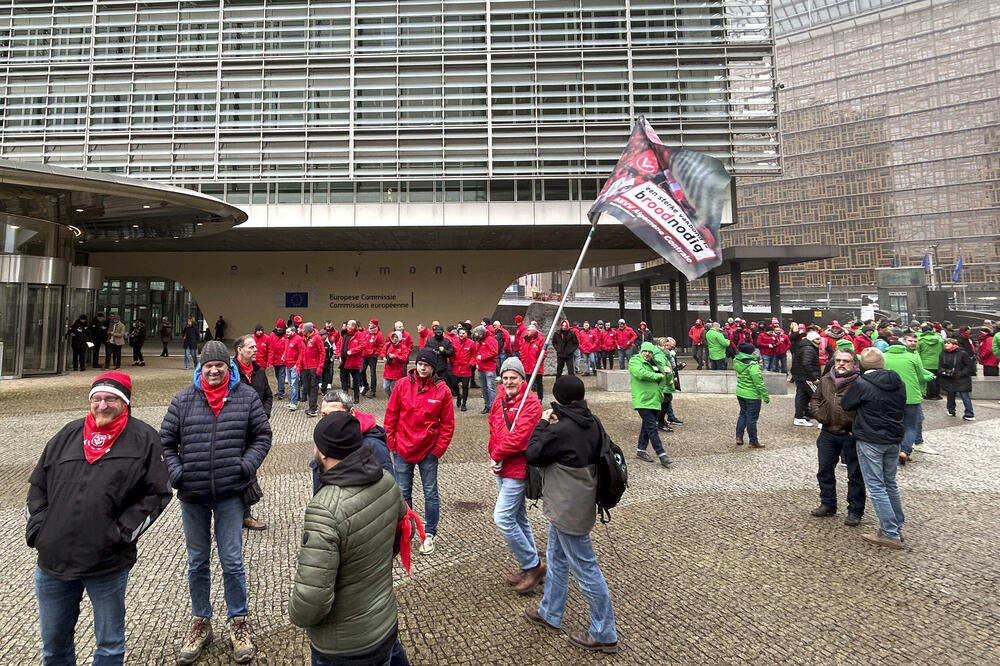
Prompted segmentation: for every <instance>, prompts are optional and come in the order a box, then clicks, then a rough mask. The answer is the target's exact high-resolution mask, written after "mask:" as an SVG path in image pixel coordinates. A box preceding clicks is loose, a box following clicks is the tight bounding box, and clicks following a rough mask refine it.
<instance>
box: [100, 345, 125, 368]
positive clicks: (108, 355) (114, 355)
mask: <svg viewBox="0 0 1000 666" xmlns="http://www.w3.org/2000/svg"><path fill="white" fill-rule="evenodd" d="M120 367H122V346H121V345H113V344H111V343H110V342H109V343H108V344H107V349H106V351H105V352H104V369H105V370H107V369H108V368H116V369H117V368H120Z"/></svg>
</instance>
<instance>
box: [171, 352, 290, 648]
mask: <svg viewBox="0 0 1000 666" xmlns="http://www.w3.org/2000/svg"><path fill="white" fill-rule="evenodd" d="M193 384H194V385H193V386H189V387H187V388H186V389H184V390H182V391H180V392H179V393H178V394H177V395H175V396H174V399H173V400H171V402H170V406H169V407H168V408H167V414H166V416H164V417H163V424H162V425H161V426H160V442H161V443H162V444H163V456H164V458H165V459H166V463H167V470H168V474H169V475H170V485H172V486H173V487H174V488H176V489H177V499H179V500H180V501H181V519H182V521H183V525H184V540H185V542H186V544H187V554H188V590H189V591H190V594H191V610H192V614H193V615H194V622H193V625H192V627H191V631H190V632H189V633H188V637H187V640H186V641H185V644H184V646H183V648H181V651H180V654H179V655H178V657H177V663H178V664H191V663H193V662H194V661H195V660H197V659H198V656H199V655H200V654H201V650H202V648H204V647H205V645H207V644H208V643H210V642H211V640H212V620H211V618H212V604H211V602H210V601H209V592H210V588H211V575H210V568H209V564H208V558H209V556H210V555H211V552H212V542H211V533H212V522H213V518H214V522H215V541H216V544H217V545H218V551H219V561H220V563H221V564H222V579H223V588H224V590H225V598H226V606H227V608H228V610H229V615H228V619H229V620H230V626H229V636H230V640H231V641H232V644H233V652H234V655H233V656H234V659H235V660H236V662H237V663H245V662H248V661H250V660H251V659H252V658H253V656H254V652H255V650H254V646H253V643H252V642H251V640H250V628H249V624H248V622H247V614H248V610H247V593H246V574H245V573H244V570H243V508H244V501H243V493H244V491H245V490H246V489H247V487H248V486H250V485H251V483H252V482H253V480H254V478H255V476H256V474H257V469H258V468H259V467H260V466H261V464H262V463H263V462H264V457H265V456H266V455H267V452H268V450H269V449H270V448H271V426H270V424H269V423H268V421H267V415H266V414H265V413H264V407H263V405H262V404H261V401H260V397H259V396H258V395H257V392H256V391H255V390H254V389H253V388H252V387H250V386H249V385H247V384H245V383H243V382H241V381H240V378H239V373H238V370H237V368H236V364H235V363H232V362H230V360H229V351H228V350H227V349H226V346H225V345H224V344H222V343H221V342H219V341H218V340H212V341H210V342H206V343H205V347H204V349H202V353H201V363H200V364H199V366H198V368H197V369H196V371H195V377H194V382H193ZM182 452H183V455H181V454H182Z"/></svg>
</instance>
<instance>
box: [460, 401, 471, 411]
mask: <svg viewBox="0 0 1000 666" xmlns="http://www.w3.org/2000/svg"><path fill="white" fill-rule="evenodd" d="M458 411H460V412H467V411H469V410H468V408H467V407H466V406H465V403H464V402H463V403H462V406H461V407H459V408H458Z"/></svg>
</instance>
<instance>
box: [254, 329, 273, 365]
mask: <svg viewBox="0 0 1000 666" xmlns="http://www.w3.org/2000/svg"><path fill="white" fill-rule="evenodd" d="M253 341H254V342H255V343H256V344H257V354H256V355H255V356H254V358H253V360H254V361H256V363H257V365H259V366H260V367H261V368H266V367H267V366H268V365H270V357H269V356H268V351H267V348H268V346H269V345H270V344H271V336H270V335H268V334H267V333H264V332H263V331H261V333H260V335H257V334H256V333H254V334H253Z"/></svg>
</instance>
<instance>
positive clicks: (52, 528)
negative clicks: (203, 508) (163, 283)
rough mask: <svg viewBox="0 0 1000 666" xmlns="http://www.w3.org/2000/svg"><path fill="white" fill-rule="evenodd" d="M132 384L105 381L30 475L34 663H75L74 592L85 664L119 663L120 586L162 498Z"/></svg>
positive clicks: (153, 448) (151, 442) (157, 465)
mask: <svg viewBox="0 0 1000 666" xmlns="http://www.w3.org/2000/svg"><path fill="white" fill-rule="evenodd" d="M131 398H132V380H131V379H130V378H129V376H128V375H126V374H125V373H122V372H106V373H104V374H103V375H100V376H99V377H98V378H97V379H95V380H94V383H93V384H92V385H91V388H90V412H89V413H88V414H87V417H86V418H83V419H77V420H76V421H72V422H70V423H68V424H67V425H65V426H64V427H63V428H62V430H60V431H59V433H58V434H57V435H56V436H55V437H53V438H52V439H50V440H49V442H48V443H47V444H46V445H45V449H44V451H42V457H41V458H40V459H39V461H38V464H37V465H36V466H35V469H34V471H33V472H32V473H31V478H30V480H29V483H30V486H29V488H28V502H27V506H26V508H25V513H26V515H27V519H28V525H27V530H26V532H25V537H26V540H27V543H28V546H29V547H31V548H35V549H37V550H38V566H37V567H36V568H35V594H36V596H37V597H38V616H39V624H40V627H41V635H42V660H41V661H42V662H43V663H46V664H49V663H53V664H55V663H59V664H65V663H71V664H75V663H76V651H75V649H74V645H73V633H74V629H75V627H76V620H77V617H78V616H79V614H80V600H81V599H82V597H83V592H84V590H86V591H87V596H89V597H90V601H91V603H92V604H93V607H94V637H95V639H96V642H97V650H96V652H95V654H94V662H95V663H101V664H121V663H123V661H124V657H125V584H126V582H127V580H128V574H129V571H130V570H131V569H132V565H134V564H135V561H136V541H137V540H138V538H139V535H141V534H142V533H143V532H144V531H146V530H147V529H149V526H150V525H152V524H153V521H154V520H156V518H157V517H158V516H159V515H160V513H161V512H162V511H163V508H164V507H165V506H166V505H167V503H168V502H170V498H171V497H172V494H171V492H170V485H169V484H168V483H167V467H166V465H164V463H163V452H162V449H161V448H160V440H159V437H157V435H156V431H155V430H153V428H151V427H149V426H148V425H147V424H145V423H143V422H142V421H140V420H139V419H136V418H132V417H131V415H130V413H129V401H130V400H131Z"/></svg>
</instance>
